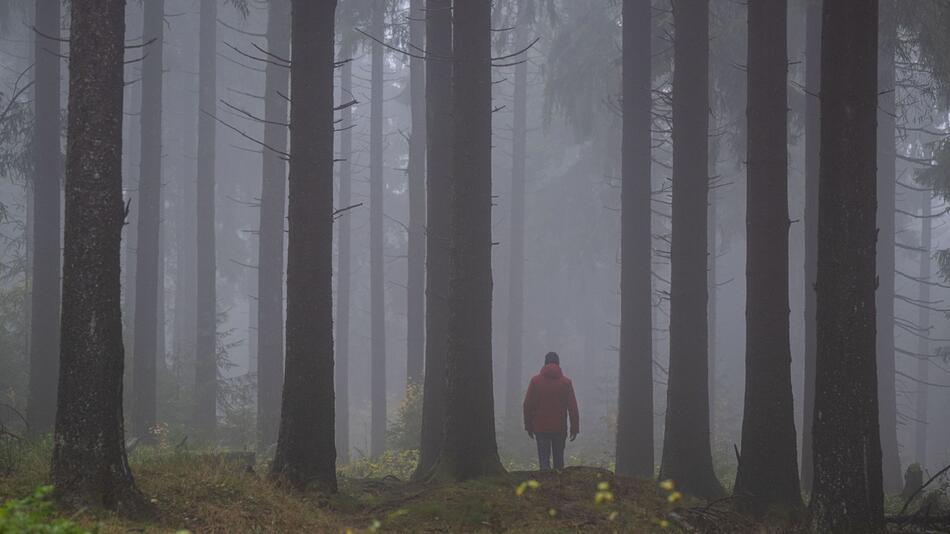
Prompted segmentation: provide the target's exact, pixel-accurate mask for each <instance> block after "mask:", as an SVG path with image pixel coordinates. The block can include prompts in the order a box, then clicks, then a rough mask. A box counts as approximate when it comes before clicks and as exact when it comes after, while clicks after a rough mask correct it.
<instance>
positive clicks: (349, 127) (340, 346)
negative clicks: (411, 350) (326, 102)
mask: <svg viewBox="0 0 950 534" xmlns="http://www.w3.org/2000/svg"><path fill="white" fill-rule="evenodd" d="M351 21H352V15H351V14H350V13H347V15H346V23H345V24H344V25H343V45H342V46H341V47H340V57H339V61H345V63H343V66H342V67H341V69H340V70H341V73H340V93H341V94H342V95H343V97H344V99H346V97H347V96H349V95H352V94H353V62H352V61H350V59H352V57H353V53H354V52H355V47H354V44H353V33H354V30H353V27H352V23H351ZM342 115H343V117H342V119H343V121H342V122H341V124H340V130H341V131H340V158H341V161H340V205H339V208H340V209H345V208H348V207H349V206H351V205H352V204H353V193H352V191H353V163H352V157H353V108H351V107H346V108H344V109H343V112H342ZM337 228H338V229H339V237H338V244H337V249H338V252H337V254H338V261H339V266H338V268H337V279H336V284H337V285H336V379H335V384H336V450H337V454H338V455H339V457H340V461H341V462H342V463H347V462H349V459H350V384H349V382H350V299H351V295H350V271H351V270H352V267H351V265H352V253H351V249H352V246H353V243H352V241H351V237H350V236H351V234H352V219H350V214H349V213H344V214H343V216H342V217H340V221H339V223H338V225H337Z"/></svg>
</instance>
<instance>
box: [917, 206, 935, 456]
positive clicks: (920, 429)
mask: <svg viewBox="0 0 950 534" xmlns="http://www.w3.org/2000/svg"><path fill="white" fill-rule="evenodd" d="M930 202H931V193H930V191H924V192H922V193H921V194H920V216H921V219H920V225H921V226H920V270H919V271H918V276H919V277H920V282H919V283H918V284H917V299H918V300H919V301H920V302H922V303H924V302H930V284H931V283H932V282H931V281H930V277H931V275H932V273H931V269H930V249H931V247H933V235H932V234H933V231H932V228H931V227H932V220H931V207H930ZM917 325H918V326H919V327H920V328H922V329H924V330H923V331H921V332H920V334H921V335H919V336H917V357H918V358H919V359H918V360H917V380H919V382H918V383H917V399H916V402H915V405H916V413H915V414H914V415H915V417H914V418H915V419H916V420H917V421H916V422H915V424H914V430H915V432H914V444H915V447H914V457H915V458H916V460H917V463H918V464H920V466H921V467H923V468H924V470H925V471H926V469H927V465H928V462H927V425H928V424H929V423H928V421H927V418H928V417H929V411H930V410H929V404H930V399H929V394H930V390H929V387H928V386H927V385H926V384H927V382H930V359H929V356H930V341H929V340H928V339H927V337H928V336H930V332H932V330H930V309H928V308H927V307H926V306H919V307H918V308H917Z"/></svg>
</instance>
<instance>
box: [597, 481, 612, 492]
mask: <svg viewBox="0 0 950 534" xmlns="http://www.w3.org/2000/svg"><path fill="white" fill-rule="evenodd" d="M609 489H610V484H609V483H607V482H598V483H597V490H598V491H607V490H609Z"/></svg>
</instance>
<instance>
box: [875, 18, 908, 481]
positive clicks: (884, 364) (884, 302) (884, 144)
mask: <svg viewBox="0 0 950 534" xmlns="http://www.w3.org/2000/svg"><path fill="white" fill-rule="evenodd" d="M880 6H881V12H880V20H879V23H880V37H879V44H878V64H877V65H878V67H877V68H878V71H877V72H878V80H877V83H878V87H879V88H881V90H882V91H884V92H883V93H882V94H881V95H880V96H879V100H878V113H877V122H878V127H877V190H878V203H877V228H878V232H877V238H878V245H877V273H878V287H877V293H876V295H877V302H876V308H877V366H878V367H877V368H878V376H877V380H878V399H879V400H878V402H879V406H880V409H881V413H880V418H881V421H880V425H881V451H882V453H883V455H884V456H883V464H882V465H883V468H884V491H885V492H887V493H890V494H898V493H900V492H901V487H902V486H903V482H904V478H903V472H902V471H901V460H900V455H899V451H898V449H899V445H898V443H897V391H896V387H895V386H896V385H895V374H894V365H895V362H894V357H895V352H894V277H895V275H894V265H895V257H894V253H895V251H894V236H895V227H894V209H895V207H896V201H897V197H896V191H895V188H896V181H897V173H896V169H895V164H896V161H897V152H896V141H895V130H896V124H895V121H896V119H895V117H896V115H895V113H896V105H895V104H896V101H895V98H896V96H895V92H894V85H895V84H894V81H895V72H894V54H895V50H894V47H895V40H896V39H897V21H896V19H897V3H896V0H881V2H880Z"/></svg>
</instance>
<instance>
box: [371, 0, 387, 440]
mask: <svg viewBox="0 0 950 534" xmlns="http://www.w3.org/2000/svg"><path fill="white" fill-rule="evenodd" d="M385 9H386V6H385V5H384V3H383V2H378V3H376V4H375V5H374V7H373V9H372V22H371V29H370V33H371V34H372V35H374V36H376V37H377V38H378V39H382V38H383V33H384V32H385V26H384V15H385ZM371 46H372V64H371V71H370V77H371V78H372V79H371V81H370V84H371V88H370V100H371V102H370V119H369V124H370V126H369V175H370V177H369V271H370V273H369V287H370V289H369V293H370V338H371V340H370V341H371V348H370V349H371V350H370V353H371V356H370V369H371V370H370V374H371V378H370V390H371V391H370V405H371V407H370V408H371V409H370V445H369V450H370V456H372V457H374V458H375V457H376V456H379V455H380V454H382V453H383V451H384V450H385V449H386V291H385V288H384V286H383V284H384V283H385V280H384V279H383V59H384V58H383V45H382V44H380V43H379V42H378V41H373V44H372V45H371Z"/></svg>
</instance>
